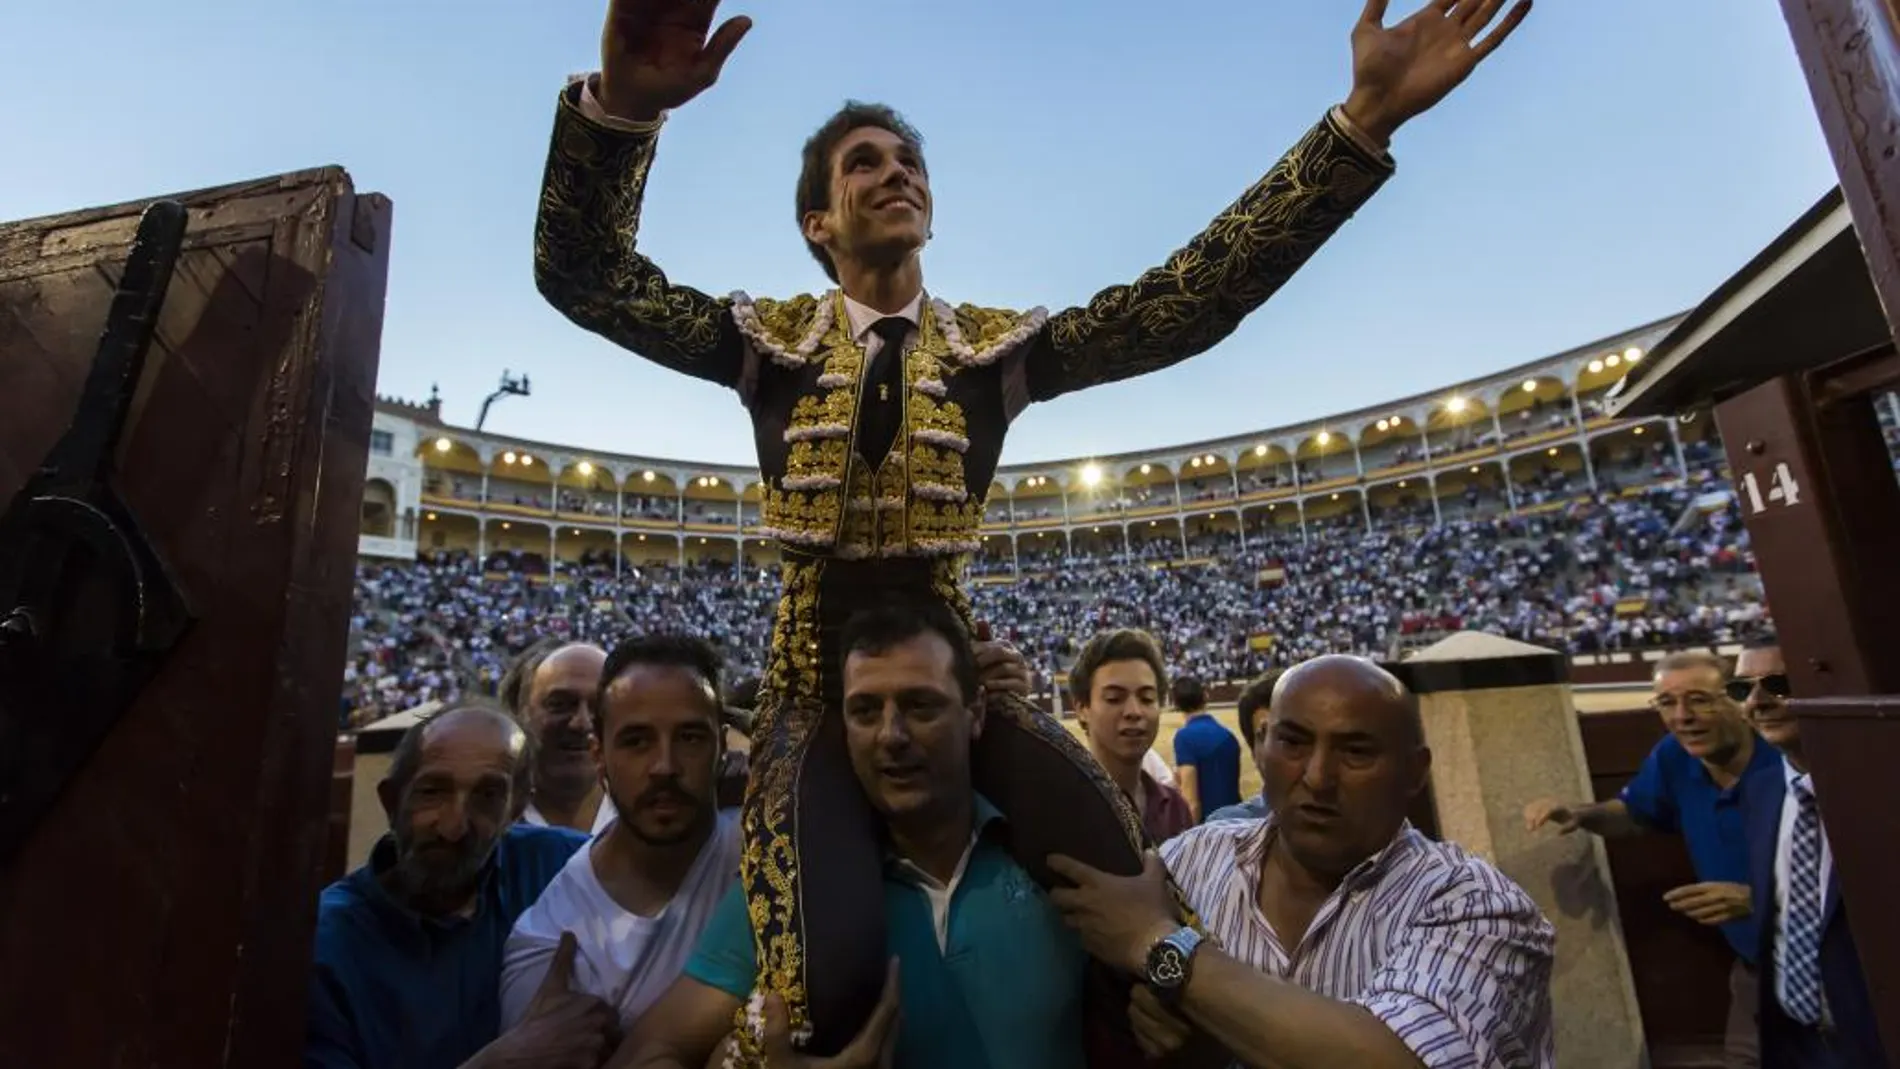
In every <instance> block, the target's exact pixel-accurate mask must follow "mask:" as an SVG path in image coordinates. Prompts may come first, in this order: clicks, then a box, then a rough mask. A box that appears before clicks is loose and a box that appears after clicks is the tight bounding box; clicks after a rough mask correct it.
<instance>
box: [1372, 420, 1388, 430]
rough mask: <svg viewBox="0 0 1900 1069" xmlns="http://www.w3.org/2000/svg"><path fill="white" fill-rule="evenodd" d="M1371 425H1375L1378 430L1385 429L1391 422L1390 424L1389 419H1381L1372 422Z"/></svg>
mask: <svg viewBox="0 0 1900 1069" xmlns="http://www.w3.org/2000/svg"><path fill="white" fill-rule="evenodd" d="M1373 426H1375V427H1377V428H1379V429H1380V430H1385V429H1386V428H1387V427H1390V426H1392V424H1391V422H1390V421H1389V420H1383V419H1382V420H1380V421H1379V422H1377V423H1375V424H1373Z"/></svg>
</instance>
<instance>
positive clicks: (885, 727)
mask: <svg viewBox="0 0 1900 1069" xmlns="http://www.w3.org/2000/svg"><path fill="white" fill-rule="evenodd" d="M877 741H878V742H879V743H880V744H881V745H884V746H888V747H893V748H895V747H900V746H908V745H910V721H909V719H908V718H906V717H905V716H904V714H903V713H902V712H901V711H899V710H898V708H897V706H896V705H895V704H893V705H888V706H886V707H885V708H884V716H883V718H882V719H881V720H880V721H879V722H878V731H877Z"/></svg>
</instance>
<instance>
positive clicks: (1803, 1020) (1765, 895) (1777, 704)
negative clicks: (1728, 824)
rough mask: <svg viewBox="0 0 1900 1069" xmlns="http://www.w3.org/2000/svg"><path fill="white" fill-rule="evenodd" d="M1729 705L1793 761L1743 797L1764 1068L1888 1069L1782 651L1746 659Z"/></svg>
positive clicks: (1768, 649) (1752, 653) (1755, 782)
mask: <svg viewBox="0 0 1900 1069" xmlns="http://www.w3.org/2000/svg"><path fill="white" fill-rule="evenodd" d="M1730 696H1731V697H1733V698H1735V699H1736V700H1738V701H1743V702H1745V703H1746V707H1747V709H1748V712H1749V716H1750V717H1751V718H1752V719H1753V720H1754V721H1755V726H1756V729H1757V730H1759V731H1760V732H1761V735H1762V737H1763V738H1766V739H1767V740H1768V741H1769V742H1771V743H1773V744H1774V745H1776V746H1778V747H1780V749H1781V751H1782V753H1783V754H1784V755H1785V757H1786V766H1785V767H1784V769H1783V774H1782V775H1779V776H1757V777H1754V778H1753V779H1751V780H1750V782H1749V784H1748V790H1746V791H1744V792H1743V797H1742V813H1743V826H1744V827H1745V828H1746V829H1747V838H1748V855H1749V885H1750V888H1751V890H1752V892H1753V899H1754V914H1755V916H1756V917H1758V918H1760V919H1761V921H1762V923H1761V925H1760V931H1761V954H1760V957H1759V959H1758V960H1759V961H1760V962H1761V983H1762V988H1761V1007H1760V1017H1759V1020H1760V1022H1761V1064H1762V1067H1763V1069H1885V1067H1887V1066H1888V1065H1889V1064H1890V1063H1889V1062H1888V1060H1887V1057H1886V1054H1885V1053H1884V1052H1883V1050H1882V1049H1881V1044H1880V1036H1879V1033H1878V1031H1877V1026H1876V1024H1875V1021H1874V1013H1873V1005H1872V1001H1871V999H1870V998H1869V997H1868V993H1867V981H1866V980H1865V979H1864V978H1863V977H1862V976H1861V971H1860V955H1859V954H1858V953H1857V952H1856V951H1855V949H1854V934H1853V932H1852V931H1851V930H1850V929H1849V928H1848V926H1847V912H1846V910H1845V909H1843V908H1842V905H1841V885H1840V880H1839V879H1838V878H1837V877H1836V875H1835V873H1834V859H1833V856H1832V853H1831V852H1830V851H1829V849H1828V845H1827V835H1826V830H1825V829H1824V828H1823V827H1822V825H1821V812H1820V809H1819V807H1818V806H1817V805H1816V803H1815V800H1814V790H1813V787H1812V784H1811V783H1810V781H1809V778H1808V768H1807V762H1806V761H1805V759H1804V758H1803V756H1802V752H1801V732H1800V726H1799V724H1798V723H1797V722H1796V721H1795V719H1794V717H1793V716H1792V715H1790V714H1789V711H1788V707H1787V704H1786V698H1787V696H1788V676H1787V671H1786V669H1785V668H1784V667H1783V665H1782V660H1781V651H1780V649H1778V648H1776V647H1773V646H1764V647H1757V648H1752V649H1748V650H1745V651H1743V653H1742V655H1741V657H1740V659H1739V660H1738V661H1737V662H1736V665H1735V677H1734V679H1733V680H1732V681H1731V683H1730Z"/></svg>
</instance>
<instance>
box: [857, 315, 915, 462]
mask: <svg viewBox="0 0 1900 1069" xmlns="http://www.w3.org/2000/svg"><path fill="white" fill-rule="evenodd" d="M910 331H911V322H910V320H908V319H905V318H903V317H901V316H885V317H884V318H883V319H880V320H878V321H877V322H875V323H873V324H871V333H873V334H876V335H877V336H878V337H879V338H880V339H881V340H882V341H883V343H884V344H883V345H881V346H879V347H878V350H877V355H876V356H875V357H872V358H871V366H870V367H869V368H868V369H866V371H865V383H864V411H863V412H861V413H859V414H858V419H859V422H858V455H859V456H862V457H863V458H864V459H865V460H866V461H867V462H869V463H870V465H871V466H872V467H874V468H875V467H877V466H878V465H879V464H882V463H884V456H885V454H887V453H889V452H890V451H891V445H892V443H894V442H895V441H897V431H898V428H899V427H901V426H902V425H903V422H904V339H905V338H907V337H909V336H910Z"/></svg>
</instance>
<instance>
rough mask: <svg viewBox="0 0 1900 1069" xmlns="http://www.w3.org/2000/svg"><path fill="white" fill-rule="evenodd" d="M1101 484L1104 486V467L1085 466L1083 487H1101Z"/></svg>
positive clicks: (1083, 468)
mask: <svg viewBox="0 0 1900 1069" xmlns="http://www.w3.org/2000/svg"><path fill="white" fill-rule="evenodd" d="M1101 484H1102V466H1101V465H1100V464H1085V465H1083V467H1082V485H1083V486H1100V485H1101Z"/></svg>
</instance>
